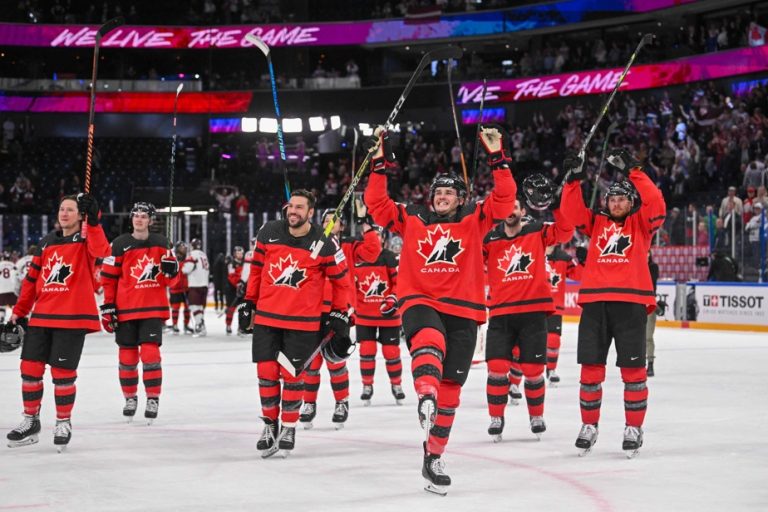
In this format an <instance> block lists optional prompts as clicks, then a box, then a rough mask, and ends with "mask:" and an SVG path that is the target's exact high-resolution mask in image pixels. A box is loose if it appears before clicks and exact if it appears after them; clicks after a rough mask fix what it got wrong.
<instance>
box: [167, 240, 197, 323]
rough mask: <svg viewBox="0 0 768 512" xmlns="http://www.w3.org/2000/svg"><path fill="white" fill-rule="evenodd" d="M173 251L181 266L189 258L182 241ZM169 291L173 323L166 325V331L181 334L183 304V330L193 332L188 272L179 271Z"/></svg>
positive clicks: (185, 245) (177, 243)
mask: <svg viewBox="0 0 768 512" xmlns="http://www.w3.org/2000/svg"><path fill="white" fill-rule="evenodd" d="M173 252H174V254H175V256H176V261H178V262H179V266H181V265H183V264H184V261H185V260H186V259H187V244H185V243H184V242H182V241H179V242H176V246H175V247H174V248H173ZM168 291H169V294H168V301H169V302H170V303H171V324H170V325H167V326H166V331H168V332H172V333H173V334H179V332H180V330H179V327H178V322H179V310H180V309H181V306H184V317H183V320H182V325H183V327H182V329H181V330H183V331H184V334H192V333H193V332H194V330H193V329H192V328H191V327H190V326H189V320H190V317H191V316H192V315H191V314H190V311H189V300H188V298H187V294H188V292H189V281H188V279H187V274H185V273H184V272H179V273H178V275H177V276H176V279H174V280H173V281H172V282H171V284H170V289H169V290H168Z"/></svg>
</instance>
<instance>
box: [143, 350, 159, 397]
mask: <svg viewBox="0 0 768 512" xmlns="http://www.w3.org/2000/svg"><path fill="white" fill-rule="evenodd" d="M140 354H141V366H142V369H143V370H144V374H143V380H144V391H146V393H147V398H157V397H159V396H160V391H161V389H162V386H163V367H162V364H161V357H160V347H159V346H158V345H157V343H142V344H141V351H140Z"/></svg>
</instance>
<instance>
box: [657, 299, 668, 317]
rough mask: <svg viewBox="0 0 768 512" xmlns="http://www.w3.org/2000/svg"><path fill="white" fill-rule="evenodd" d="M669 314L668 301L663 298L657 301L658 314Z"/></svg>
mask: <svg viewBox="0 0 768 512" xmlns="http://www.w3.org/2000/svg"><path fill="white" fill-rule="evenodd" d="M666 314H667V303H666V302H664V301H663V300H660V301H658V302H656V315H657V316H664V315H666Z"/></svg>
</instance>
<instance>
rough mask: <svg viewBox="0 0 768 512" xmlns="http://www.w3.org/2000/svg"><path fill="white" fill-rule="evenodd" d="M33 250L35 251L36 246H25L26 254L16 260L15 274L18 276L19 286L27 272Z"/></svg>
mask: <svg viewBox="0 0 768 512" xmlns="http://www.w3.org/2000/svg"><path fill="white" fill-rule="evenodd" d="M35 251H37V246H36V245H30V246H29V247H28V248H27V254H25V255H24V256H22V257H21V258H19V259H18V260H16V275H18V277H19V286H21V282H22V281H23V280H24V278H25V277H27V272H29V264H30V263H32V258H33V256H34V254H35Z"/></svg>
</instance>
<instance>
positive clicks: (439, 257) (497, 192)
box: [365, 127, 517, 494]
mask: <svg viewBox="0 0 768 512" xmlns="http://www.w3.org/2000/svg"><path fill="white" fill-rule="evenodd" d="M377 130H379V133H378V148H377V149H376V152H375V153H374V155H373V159H372V163H371V170H372V173H371V176H370V178H369V180H368V186H367V188H366V190H365V203H366V204H367V205H368V211H369V213H370V214H371V215H372V216H373V220H374V221H375V222H376V223H377V224H379V225H380V226H383V227H384V228H385V229H388V230H390V231H392V232H394V233H397V234H399V235H400V236H402V238H403V249H402V252H401V254H400V267H399V273H398V281H397V289H396V291H397V297H398V299H399V304H400V310H401V316H402V321H403V329H404V331H405V337H406V340H407V341H408V346H409V349H410V351H411V357H412V362H411V365H412V366H411V369H412V372H413V380H414V386H415V388H416V393H417V394H418V396H419V406H418V412H419V419H420V421H421V423H422V426H423V427H425V429H426V431H427V441H426V442H425V443H424V459H423V466H422V475H423V476H424V477H425V478H426V479H427V482H428V483H427V487H426V488H425V489H426V490H427V491H430V492H435V493H438V494H445V493H446V492H447V489H446V486H449V485H450V484H451V479H450V477H449V476H448V475H447V474H446V473H445V471H444V463H443V460H442V459H441V455H442V454H443V452H444V451H445V446H446V444H447V443H448V436H449V434H450V430H451V426H452V425H453V420H454V417H455V413H456V409H457V408H458V406H459V395H460V393H461V386H463V385H464V383H465V382H466V379H467V373H468V371H469V367H470V366H471V364H472V355H473V353H474V351H475V342H476V340H477V325H478V324H481V323H483V322H485V319H486V309H485V299H484V276H483V251H482V239H483V235H484V234H485V233H487V232H488V231H489V230H490V229H491V228H492V227H493V225H494V219H503V218H506V217H507V216H509V214H510V213H511V212H512V210H513V209H514V207H515V194H516V190H517V187H516V186H515V182H514V180H513V179H512V174H511V173H510V170H509V167H508V166H507V163H508V162H509V161H510V159H509V150H508V149H506V148H505V144H504V142H506V140H505V139H506V135H505V134H503V132H502V130H501V128H498V127H484V128H483V129H482V130H481V141H482V143H483V145H484V146H485V149H486V152H487V153H488V164H489V166H490V168H491V169H492V171H493V179H494V183H495V188H494V190H493V192H492V193H491V194H490V196H489V197H488V198H487V199H485V200H484V201H479V202H474V201H469V200H468V198H467V185H466V184H465V183H464V182H463V181H462V180H461V179H460V178H459V177H458V176H456V175H455V174H447V175H438V176H436V177H435V179H434V180H433V181H432V185H431V187H430V203H431V206H432V209H430V208H428V207H426V206H423V205H409V206H406V205H404V204H399V203H396V202H394V201H393V200H392V199H390V197H389V195H388V194H387V177H386V171H387V169H388V168H390V167H394V166H396V165H397V164H396V162H395V157H394V154H393V153H392V149H391V148H390V147H389V138H388V134H387V133H386V131H384V130H383V128H378V129H377Z"/></svg>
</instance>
